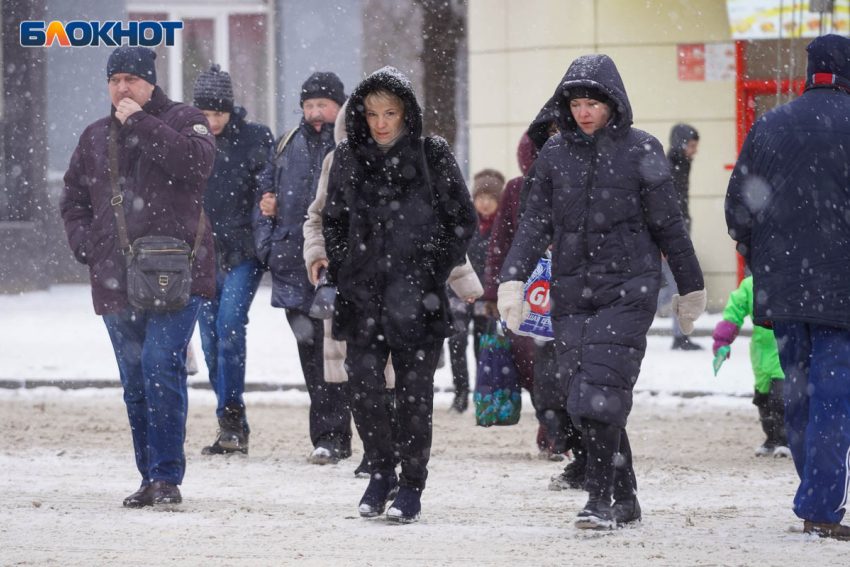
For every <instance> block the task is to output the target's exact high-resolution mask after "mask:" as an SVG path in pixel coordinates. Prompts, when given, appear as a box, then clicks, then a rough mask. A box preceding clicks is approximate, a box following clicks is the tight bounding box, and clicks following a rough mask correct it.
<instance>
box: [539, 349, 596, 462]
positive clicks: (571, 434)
mask: <svg viewBox="0 0 850 567" xmlns="http://www.w3.org/2000/svg"><path fill="white" fill-rule="evenodd" d="M534 408H535V410H536V412H537V416H538V420H539V421H540V423H541V424H542V425H543V426H544V427H545V428H546V437H547V439H546V440H547V441H548V442H549V443H550V444H551V446H552V452H553V453H564V452H566V451H572V452H573V454H574V455H575V456H576V458H583V457H584V452H585V448H584V441H583V439H582V433H581V430H580V429H578V428H577V427H576V426H575V424H574V423H573V420H572V418H570V416H569V414H568V413H567V396H566V394H565V393H564V390H563V386H562V385H561V374H560V371H559V368H558V354H557V352H556V350H555V341H541V340H535V341H534Z"/></svg>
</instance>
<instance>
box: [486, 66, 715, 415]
mask: <svg viewBox="0 0 850 567" xmlns="http://www.w3.org/2000/svg"><path fill="white" fill-rule="evenodd" d="M578 86H583V87H593V88H597V89H600V90H601V91H603V92H604V93H605V94H606V95H608V96H609V97H610V99H611V102H610V104H611V105H612V107H613V113H612V117H611V120H610V122H609V123H608V125H607V126H606V127H604V128H601V129H599V130H597V131H596V132H595V133H594V135H593V137H592V138H591V139H590V140H588V139H587V138H585V137H584V136H582V135H580V134H579V132H578V130H577V126H576V123H575V121H574V120H573V117H572V113H571V112H570V109H569V99H568V93H569V90H570V89H571V88H574V87H578ZM553 100H555V101H557V102H556V105H557V108H558V110H559V112H558V118H557V121H558V126H559V129H560V133H559V134H557V135H555V136H553V137H552V138H550V139H549V140H548V141H547V142H546V144H545V145H544V146H543V149H542V150H541V152H540V155H539V156H538V158H537V160H536V161H535V169H536V173H535V176H534V180H533V183H532V189H531V194H530V196H529V198H528V205H527V208H526V210H525V212H524V213H523V216H522V218H521V220H520V226H519V231H518V232H517V235H516V238H515V239H514V244H513V246H512V248H511V250H510V252H509V253H508V258H507V260H506V261H505V265H504V267H503V268H502V273H501V278H502V280H503V281H509V280H520V281H526V280H527V278H528V276H529V275H530V274H531V272H532V270H533V269H534V266H535V265H536V264H537V261H538V259H539V258H540V257H541V256H542V255H543V253H544V252H545V251H546V248H547V247H548V246H549V244H550V243H552V244H553V245H554V247H553V250H552V258H553V260H552V283H551V291H550V294H551V295H550V298H551V312H552V318H553V329H554V332H555V336H556V344H557V349H558V358H559V361H560V365H561V368H562V373H561V374H562V376H561V379H562V380H563V381H564V389H565V391H566V393H567V397H568V402H567V410H568V411H569V413H570V415H572V416H573V417H574V418H578V417H586V418H591V419H597V420H600V421H603V422H606V423H612V424H615V425H619V426H625V423H626V418H627V417H628V414H629V412H630V410H631V406H632V388H633V387H634V384H635V381H636V380H637V377H638V373H639V371H640V363H641V361H642V360H643V356H644V353H645V350H646V333H647V331H648V330H649V326H650V324H651V323H652V319H653V317H654V315H655V308H656V303H657V300H658V289H659V286H660V281H661V252H663V253H664V254H665V255H666V256H667V259H668V261H669V263H670V267H671V268H672V270H673V274H674V276H675V278H676V283H677V284H678V286H679V291H680V293H681V294H682V295H685V294H687V293H690V292H692V291H696V290H699V289H703V278H702V272H701V271H700V267H699V263H698V262H697V259H696V256H695V254H694V249H693V245H692V244H691V241H690V239H689V238H688V235H687V232H686V231H685V226H684V223H683V221H682V215H681V212H680V211H679V206H678V203H677V201H676V191H675V189H674V188H673V182H672V179H671V177H670V170H669V168H668V165H667V160H666V159H665V157H664V153H663V151H662V148H661V144H660V143H659V142H658V140H656V139H655V138H653V137H652V136H650V135H649V134H647V133H646V132H642V131H640V130H637V129H636V128H632V126H631V124H632V109H631V106H630V104H629V100H628V97H627V95H626V91H625V88H624V86H623V82H622V80H621V78H620V74H619V72H618V71H617V68H616V66H615V65H614V62H613V61H612V60H611V59H610V58H609V57H608V56H606V55H586V56H583V57H580V58H578V59H577V60H576V61H574V62H573V64H572V65H570V68H569V70H568V71H567V74H566V75H565V76H564V79H563V81H562V82H561V84H560V86H559V87H558V89H557V90H556V92H555V96H554V97H553Z"/></svg>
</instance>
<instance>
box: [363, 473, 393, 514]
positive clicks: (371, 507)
mask: <svg viewBox="0 0 850 567" xmlns="http://www.w3.org/2000/svg"><path fill="white" fill-rule="evenodd" d="M396 492H398V476H396V474H395V471H385V472H374V473H372V478H371V479H370V480H369V486H367V487H366V492H364V493H363V498H361V499H360V515H361V516H362V517H364V518H374V517H375V516H379V515H380V514H382V513H383V512H384V508H385V507H386V506H387V502H389V501H390V500H391V499H392V498H393V497H394V496H395V495H396Z"/></svg>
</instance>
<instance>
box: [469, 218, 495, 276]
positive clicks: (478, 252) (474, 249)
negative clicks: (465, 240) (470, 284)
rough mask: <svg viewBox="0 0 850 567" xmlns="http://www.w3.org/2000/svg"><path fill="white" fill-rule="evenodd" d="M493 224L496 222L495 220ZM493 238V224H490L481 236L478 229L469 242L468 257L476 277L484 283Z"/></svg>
mask: <svg viewBox="0 0 850 567" xmlns="http://www.w3.org/2000/svg"><path fill="white" fill-rule="evenodd" d="M493 222H495V218H494V219H493ZM492 236H493V223H490V226H489V227H488V228H487V231H486V232H485V233H484V234H481V229H480V228H476V229H475V231H474V232H473V234H472V239H471V240H470V241H469V248H468V249H467V250H466V255H467V256H468V257H469V263H470V264H472V269H473V270H475V275H476V276H478V279H479V280H482V281H483V279H484V272H485V270H486V269H487V250H488V249H489V248H490V238H492Z"/></svg>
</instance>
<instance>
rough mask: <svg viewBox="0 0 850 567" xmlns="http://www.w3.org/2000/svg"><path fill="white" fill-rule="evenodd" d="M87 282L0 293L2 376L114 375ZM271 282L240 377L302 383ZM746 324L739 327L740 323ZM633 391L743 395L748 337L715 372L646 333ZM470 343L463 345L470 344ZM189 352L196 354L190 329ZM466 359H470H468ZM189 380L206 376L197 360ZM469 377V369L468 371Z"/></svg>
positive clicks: (748, 384) (705, 360) (442, 379)
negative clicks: (645, 349) (272, 298)
mask: <svg viewBox="0 0 850 567" xmlns="http://www.w3.org/2000/svg"><path fill="white" fill-rule="evenodd" d="M89 290H90V288H89V286H88V285H62V286H54V287H53V288H52V289H51V290H50V291H45V292H34V293H27V294H23V295H5V296H4V295H0V381H1V380H110V381H115V380H118V368H117V365H116V363H115V356H114V355H113V353H112V347H111V345H110V342H109V337H108V335H107V334H106V327H105V326H104V324H103V320H102V319H101V318H100V317H97V316H96V315H95V314H94V309H93V307H92V303H91V294H90V291H89ZM270 295H271V288H270V287H266V286H263V287H261V288H260V290H259V292H258V294H257V298H256V299H255V300H254V304H253V306H252V308H251V313H250V318H251V322H250V323H249V325H248V362H247V376H246V381H247V382H248V383H249V384H251V383H253V384H277V385H281V386H288V385H300V384H303V383H304V378H303V377H302V374H301V367H300V365H299V363H298V352H297V349H296V345H295V337H294V336H293V335H292V331H291V330H290V329H289V325H288V324H287V322H286V317H285V316H284V313H283V310H282V309H274V308H272V307H271V306H270ZM718 320H719V315H703V317H702V318H701V319H700V320H699V321H697V330H698V331H703V332H704V333H708V334H710V332H711V330H712V329H714V325H715V324H716V323H717V321H718ZM653 327H654V328H655V329H659V330H660V329H664V330H666V329H669V328H670V319H658V320H656V322H655V324H654V325H653ZM747 328H748V327H747V325H745V330H746V329H747ZM648 340H649V349H648V352H647V355H646V358H645V360H644V363H643V367H642V371H641V375H640V379H639V381H638V383H637V388H638V391H652V392H699V393H703V392H710V393H723V394H736V395H746V394H750V393H751V392H752V388H753V382H752V380H753V378H752V372H751V370H750V363H749V340H750V339H749V337H743V336H742V337H740V338H739V339H738V340H737V341H736V342H735V344H734V345H733V351H732V354H733V355H732V358H730V359H729V360H728V361H727V362H726V363H725V364H724V366H723V369H722V370H721V372H720V375H719V376H717V377H715V376H714V372H713V370H712V367H711V362H712V357H711V354H710V351H709V350H708V349H710V348H711V338H710V337H708V336H705V337H699V338H695V339H694V341H696V342H698V343H699V344H701V345H703V346H705V347H706V349H707V350H705V351H701V352H695V353H694V352H687V353H686V352H672V351H670V344H671V340H672V339H671V338H670V337H667V336H656V335H651V336H650V337H649V339H648ZM471 342H472V341H470V348H471V346H472V345H471ZM193 345H194V349H195V353H196V354H197V355H198V356H199V357H202V352H201V340H200V337H199V336H198V334H197V331H196V332H195V337H194V339H193ZM468 358H469V360H470V361H471V360H472V357H471V356H470V357H468ZM200 362H201V364H200V367H201V370H200V372H199V373H198V374H197V375H196V376H194V377H192V378H190V381H192V382H195V383H206V382H207V380H208V377H207V373H206V369H205V367H204V364H203V361H202V360H201V361H200ZM471 370H472V372H471V374H470V375H471V376H474V375H475V372H474V370H473V369H471ZM435 384H436V386H437V387H438V388H439V389H441V390H447V389H449V388H451V386H452V377H451V370H450V368H449V367H448V365H446V366H445V367H444V368H442V369H440V370H438V371H437V375H436V377H435Z"/></svg>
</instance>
